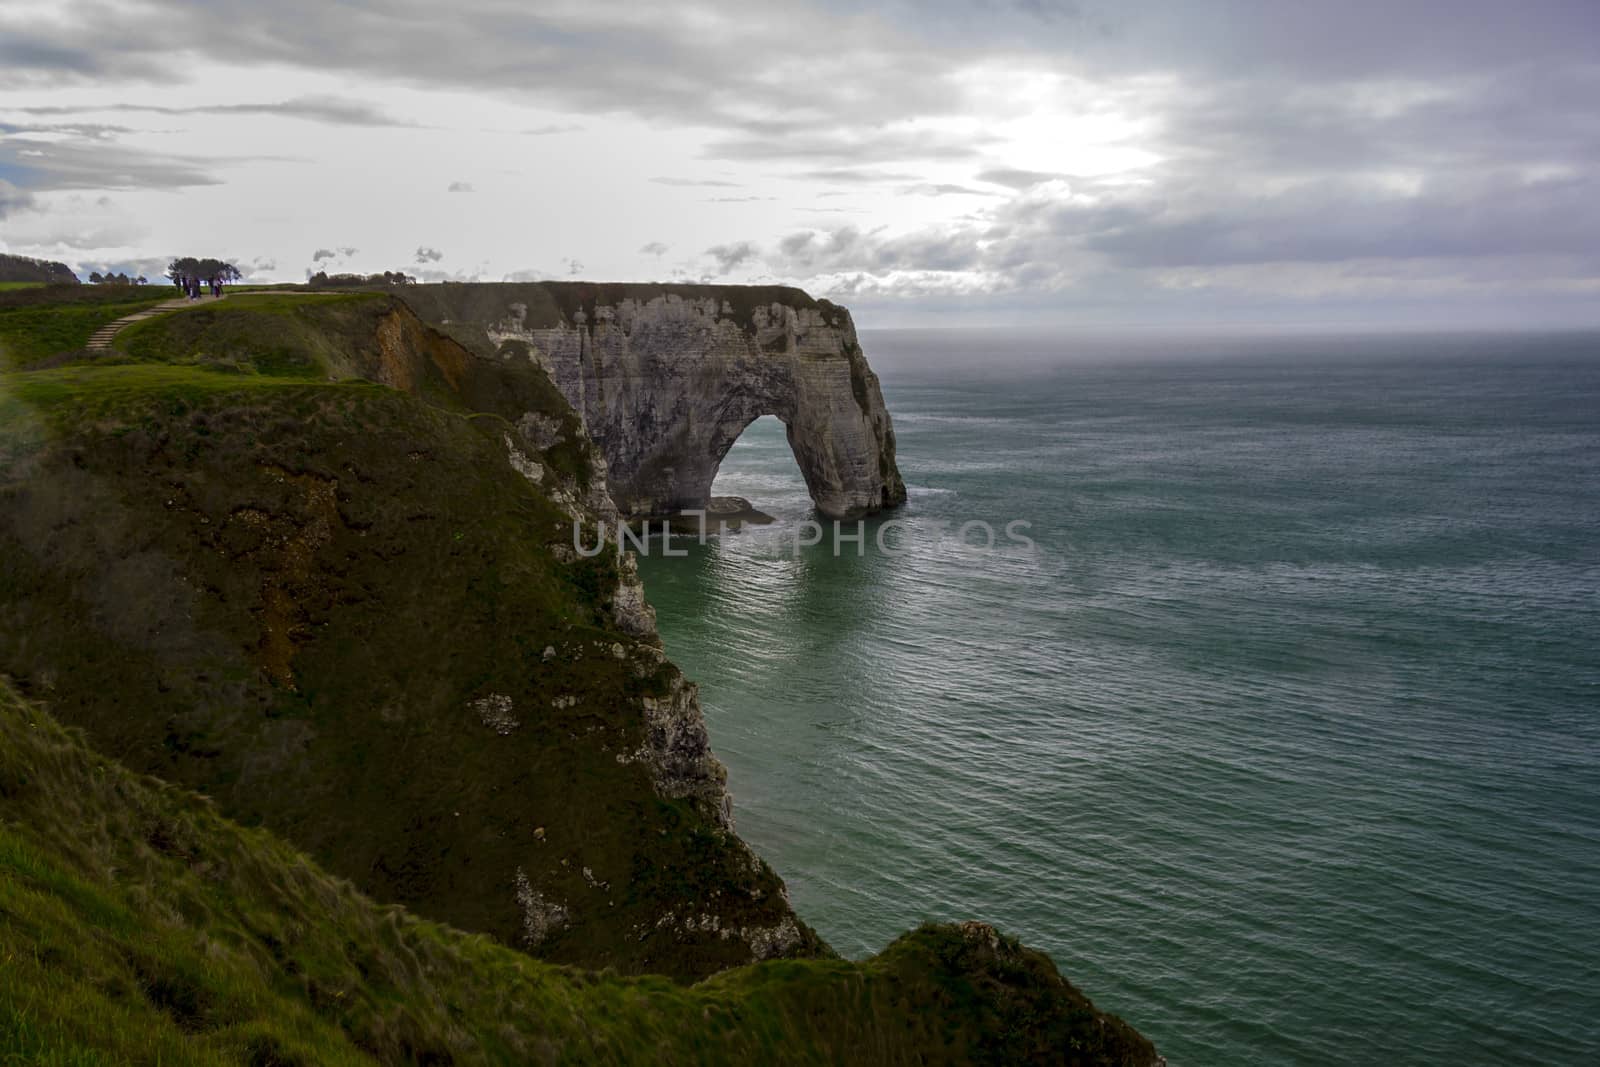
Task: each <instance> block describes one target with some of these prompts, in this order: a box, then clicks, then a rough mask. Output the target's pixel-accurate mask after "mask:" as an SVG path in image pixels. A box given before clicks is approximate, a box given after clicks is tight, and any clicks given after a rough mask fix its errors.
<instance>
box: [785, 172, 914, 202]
mask: <svg viewBox="0 0 1600 1067" xmlns="http://www.w3.org/2000/svg"><path fill="white" fill-rule="evenodd" d="M788 177H792V178H798V179H800V180H802V181H808V182H831V183H833V184H842V185H865V184H870V183H872V182H914V181H917V180H919V179H920V178H921V177H922V175H920V174H918V173H916V172H915V171H905V170H900V171H884V170H857V169H856V168H854V167H824V168H820V169H817V170H803V171H799V172H798V173H795V174H791V175H788ZM821 195H824V196H826V195H828V194H826V193H824V194H821Z"/></svg>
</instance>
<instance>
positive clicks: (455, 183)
mask: <svg viewBox="0 0 1600 1067" xmlns="http://www.w3.org/2000/svg"><path fill="white" fill-rule="evenodd" d="M1597 164H1600V3H1597V2H1595V0H1524V2H1521V3H1509V2H1504V0H1492V2H1486V0H1413V2H1406V0H1387V2H1383V3H1377V2H1371V0H1340V2H1328V3H1324V2H1321V0H1292V2H1291V0H1284V2H1269V0H1216V2H1211V3H1205V4H1200V3H1193V2H1190V0H1121V2H1115V3H1112V2H1100V0H1077V2H1072V0H968V2H965V3H955V2H947V0H932V2H927V3H914V2H909V0H908V2H901V3H884V4H870V3H869V4H861V3H844V2H839V3H834V2H826V0H824V2H814V3H805V2H789V3H782V4H767V3H762V2H759V0H751V2H743V3H736V4H735V3H685V4H672V3H656V4H646V3H641V2H638V0H634V2H629V3H613V2H611V0H582V2H566V0H555V2H549V3H536V2H529V0H457V2H454V3H443V2H439V0H431V2H418V0H382V2H378V0H370V2H369V0H348V2H330V0H317V2H310V0H280V2H274V0H253V2H250V3H244V2H240V0H209V2H206V3H200V4H190V3H174V2H169V0H116V2H115V3H102V2H99V0H73V2H72V3H60V2H52V3H38V2H35V0H23V2H19V0H0V250H4V251H8V252H12V253H17V254H23V255H31V256H38V257H42V258H48V259H59V260H63V261H65V262H67V263H68V264H69V265H71V266H73V267H74V268H75V269H77V270H79V271H80V273H81V274H84V275H87V273H88V271H90V270H96V269H98V270H106V269H114V270H128V271H130V272H132V273H144V274H146V275H148V276H149V277H151V278H156V277H158V276H159V275H160V273H161V270H162V268H163V266H164V264H165V263H166V261H167V260H168V259H169V258H170V257H172V256H174V255H180V254H183V255H195V256H219V257H226V258H230V259H232V260H233V261H234V262H235V263H237V264H238V265H239V266H240V267H241V268H242V269H243V270H244V271H245V272H246V276H247V277H248V278H249V279H250V280H256V281H274V280H275V281H301V280H304V279H305V278H306V276H307V275H308V273H310V272H313V271H316V270H328V271H330V272H334V271H344V270H354V271H362V272H370V271H379V270H400V269H403V270H405V271H407V272H409V273H412V274H414V275H416V276H418V277H419V278H421V279H424V280H447V279H459V280H473V279H477V280H485V281H499V280H503V279H511V280H522V279H543V278H585V279H591V280H639V281H651V280H655V281H710V282H731V283H772V282H782V283H786V284H794V285H799V286H802V287H803V288H805V289H807V290H808V291H810V292H811V293H813V294H814V295H816V296H826V297H829V298H831V299H834V300H836V301H838V302H841V303H844V304H846V305H848V306H849V307H851V309H852V310H853V311H854V313H855V317H856V321H857V323H858V324H859V325H863V326H945V325H950V326H956V325H974V326H977V325H1004V324H1012V323H1015V324H1035V325H1043V326H1052V325H1060V324H1072V323H1081V324H1089V325H1119V324H1134V325H1148V326H1158V327H1165V326H1180V327H1181V326H1186V325H1193V324H1219V325H1279V326H1316V325H1324V324H1334V325H1342V326H1350V327H1368V326H1371V327H1391V326H1396V327H1410V326H1414V327H1428V328H1433V327H1440V326H1444V327H1463V328H1471V327H1526V326H1541V327H1543V326H1548V327H1558V328H1567V327H1592V326H1597V325H1600V166H1597Z"/></svg>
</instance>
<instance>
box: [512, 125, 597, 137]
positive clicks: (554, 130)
mask: <svg viewBox="0 0 1600 1067" xmlns="http://www.w3.org/2000/svg"><path fill="white" fill-rule="evenodd" d="M517 132H518V133H520V134H522V135H523V136H524V137H553V136H555V135H556V134H559V133H581V132H583V127H582V126H579V125H578V124H577V123H575V122H552V123H547V124H546V125H544V126H530V127H528V128H527V129H525V130H518V131H517Z"/></svg>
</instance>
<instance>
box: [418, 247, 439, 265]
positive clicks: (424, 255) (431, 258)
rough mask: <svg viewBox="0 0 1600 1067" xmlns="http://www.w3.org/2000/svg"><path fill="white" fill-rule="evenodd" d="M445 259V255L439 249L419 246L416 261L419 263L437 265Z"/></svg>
mask: <svg viewBox="0 0 1600 1067" xmlns="http://www.w3.org/2000/svg"><path fill="white" fill-rule="evenodd" d="M443 258H444V253H443V252H441V251H439V250H438V249H437V248H429V247H428V246H427V245H418V246H417V255H416V261H417V262H418V263H437V262H439V261H440V260H441V259H443Z"/></svg>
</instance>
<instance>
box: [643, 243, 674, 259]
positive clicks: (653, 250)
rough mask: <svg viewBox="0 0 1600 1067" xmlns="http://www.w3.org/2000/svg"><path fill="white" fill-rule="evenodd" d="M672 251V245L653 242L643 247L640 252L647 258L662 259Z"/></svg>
mask: <svg viewBox="0 0 1600 1067" xmlns="http://www.w3.org/2000/svg"><path fill="white" fill-rule="evenodd" d="M670 249H671V246H670V245H665V244H662V243H661V242H660V241H651V242H650V243H649V244H647V245H644V246H643V247H641V248H640V249H639V251H641V252H643V253H644V254H645V255H647V256H657V257H660V256H664V255H666V254H667V252H668V251H670Z"/></svg>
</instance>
